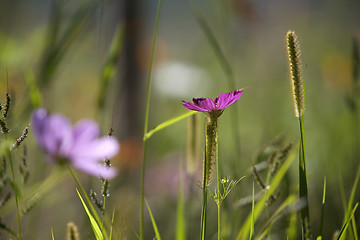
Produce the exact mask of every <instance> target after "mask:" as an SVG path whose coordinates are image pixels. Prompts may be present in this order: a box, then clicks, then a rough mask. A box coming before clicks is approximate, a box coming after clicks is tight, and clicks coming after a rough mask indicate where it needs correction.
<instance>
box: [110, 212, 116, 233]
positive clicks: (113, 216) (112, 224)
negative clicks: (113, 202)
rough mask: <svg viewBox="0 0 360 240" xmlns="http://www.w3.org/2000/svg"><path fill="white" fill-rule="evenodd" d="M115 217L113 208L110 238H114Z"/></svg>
mask: <svg viewBox="0 0 360 240" xmlns="http://www.w3.org/2000/svg"><path fill="white" fill-rule="evenodd" d="M114 219H115V209H114V210H113V215H112V218H111V227H110V237H109V240H111V239H112V234H113V226H114Z"/></svg>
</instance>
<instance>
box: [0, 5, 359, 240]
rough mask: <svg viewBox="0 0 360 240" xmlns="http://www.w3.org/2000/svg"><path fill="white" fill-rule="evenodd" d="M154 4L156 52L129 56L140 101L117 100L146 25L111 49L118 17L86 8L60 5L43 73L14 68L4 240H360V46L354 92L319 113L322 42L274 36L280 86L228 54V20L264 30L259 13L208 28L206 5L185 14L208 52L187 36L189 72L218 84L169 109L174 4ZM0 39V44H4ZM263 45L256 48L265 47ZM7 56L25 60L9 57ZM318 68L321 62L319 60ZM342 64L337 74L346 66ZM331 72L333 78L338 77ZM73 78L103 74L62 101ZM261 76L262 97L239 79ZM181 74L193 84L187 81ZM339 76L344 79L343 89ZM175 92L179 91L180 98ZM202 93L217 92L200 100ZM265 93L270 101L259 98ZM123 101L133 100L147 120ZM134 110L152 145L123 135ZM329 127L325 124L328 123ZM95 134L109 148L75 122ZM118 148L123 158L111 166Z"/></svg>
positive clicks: (1, 183)
mask: <svg viewBox="0 0 360 240" xmlns="http://www.w3.org/2000/svg"><path fill="white" fill-rule="evenodd" d="M108 4H109V5H108ZM128 4H130V3H128ZM148 4H149V6H151V14H150V16H151V21H149V22H150V23H151V24H152V25H150V24H149V25H146V24H145V25H144V26H146V29H142V31H144V32H150V33H151V34H150V35H151V36H150V35H149V36H150V37H149V39H151V40H149V42H151V44H150V46H151V47H149V50H148V52H146V54H145V53H143V52H141V51H140V50H139V49H138V50H137V52H136V57H135V56H133V57H134V58H137V60H136V61H134V62H133V63H134V64H139V61H140V60H139V58H146V59H145V60H144V59H141V61H145V62H148V64H145V66H146V67H144V68H142V69H140V68H137V71H139V72H138V73H137V74H138V75H142V76H146V77H144V78H146V80H147V81H146V80H144V81H140V83H141V86H136V87H138V88H139V89H140V91H142V93H141V96H136V98H121V97H116V95H118V94H119V93H118V92H116V91H115V90H114V89H116V88H124V89H127V88H126V87H128V85H131V81H133V80H134V79H125V80H122V81H121V82H120V81H119V82H118V83H117V82H116V81H115V80H116V78H121V77H120V76H121V71H124V69H122V68H121V67H119V64H121V63H122V61H129V59H122V57H124V56H123V55H125V54H128V53H129V51H130V50H129V48H131V47H129V45H128V44H129V42H131V41H134V39H133V38H134V36H135V35H136V34H134V35H132V34H133V33H134V32H133V31H135V27H134V26H135V25H136V24H135V23H136V22H137V21H135V20H134V21H132V22H130V23H129V22H122V21H120V22H118V23H116V24H114V26H113V28H112V34H111V37H110V39H109V41H108V42H109V43H108V44H106V47H105V45H103V43H102V41H104V40H105V37H103V36H102V35H103V34H104V31H103V26H104V22H107V18H106V14H105V12H104V11H109V8H111V7H112V6H113V5H111V4H110V3H108V2H106V1H99V2H97V1H80V2H79V3H78V4H77V5H73V6H72V8H71V10H69V5H68V3H66V2H64V1H60V0H55V1H53V2H52V5H51V7H50V12H51V14H50V16H48V18H49V20H48V21H47V25H46V26H47V27H46V29H47V30H45V33H43V34H40V35H39V36H40V37H39V39H40V38H41V40H42V41H41V50H39V53H38V55H39V56H41V57H39V59H37V63H36V64H33V65H26V66H20V65H21V64H19V66H17V65H16V64H15V65H11V67H9V69H7V70H6V68H5V70H4V71H3V74H1V72H0V79H3V80H1V81H0V82H1V83H2V84H1V86H0V93H1V94H0V131H1V133H0V239H30V240H32V239H68V240H70V239H74V240H77V239H97V240H103V239H105V240H111V239H141V240H143V239H158V240H160V239H176V240H184V239H219V240H220V239H237V240H243V239H290V240H291V239H354V240H356V239H358V229H359V222H360V219H359V213H358V210H357V207H358V202H359V197H360V196H359V180H360V165H359V159H360V151H359V150H358V149H359V144H360V132H359V129H360V128H359V124H360V122H359V95H360V94H359V93H360V92H359V86H360V85H359V82H360V81H359V80H360V79H359V77H360V76H359V75H360V74H359V69H360V60H359V59H360V47H359V44H360V43H359V39H358V38H357V37H354V39H353V41H352V42H351V41H348V44H347V46H348V48H349V52H352V56H351V58H349V60H348V64H347V65H346V64H345V65H344V66H347V67H348V68H349V69H350V70H351V71H349V72H350V73H349V76H350V77H349V78H350V80H349V83H348V84H349V86H348V88H349V89H350V90H348V91H345V92H341V93H340V90H339V91H338V90H337V94H338V95H336V96H340V95H341V97H334V96H330V95H331V94H329V97H328V99H326V101H329V103H326V102H325V103H323V102H324V100H323V99H320V100H319V99H318V98H321V97H323V96H324V95H323V94H322V93H319V94H314V92H315V91H317V90H314V89H315V88H316V86H317V85H316V84H315V83H314V82H316V81H317V80H318V79H315V76H314V75H316V74H313V73H314V71H313V70H309V71H308V70H307V68H305V69H304V70H302V65H301V59H300V57H301V58H302V61H303V62H304V63H307V62H312V63H314V62H313V61H316V60H318V58H316V55H315V54H314V52H315V51H316V49H315V48H316V47H315V46H314V44H312V43H311V41H312V39H313V38H315V37H314V34H315V33H311V34H310V33H309V32H308V31H304V29H301V28H300V30H299V31H297V28H296V26H297V24H295V23H294V25H295V26H287V27H290V28H295V30H296V34H297V36H296V35H295V31H289V32H287V33H286V31H287V30H288V29H286V30H284V31H283V32H279V33H274V34H278V35H279V36H277V38H276V39H278V41H276V42H274V41H268V42H267V43H266V45H267V46H266V47H267V48H269V49H272V44H274V45H281V47H282V51H279V52H278V53H276V54H275V53H274V52H272V51H271V50H269V51H270V52H272V56H271V61H273V62H278V63H279V64H278V66H281V67H279V70H276V71H279V72H281V73H280V74H278V76H276V78H279V79H277V80H275V79H274V75H272V73H273V71H275V70H274V69H270V68H268V69H264V68H263V67H260V65H257V61H253V60H254V59H256V60H258V59H262V55H263V54H266V52H265V51H258V50H256V47H255V48H254V46H253V45H252V44H255V43H253V42H251V43H250V42H247V44H248V45H247V46H243V45H245V43H242V42H237V43H236V44H235V45H233V44H231V41H227V40H229V39H226V37H224V36H222V35H221V33H223V32H224V31H225V30H226V29H227V28H226V27H229V28H230V29H229V31H231V27H233V25H231V24H229V22H226V21H229V19H228V18H229V14H230V12H231V13H233V14H234V12H236V11H239V12H240V13H242V14H244V15H243V17H244V19H245V18H256V17H258V16H256V14H255V13H254V12H252V11H254V9H252V8H251V7H252V5H251V4H252V3H248V4H249V5H246V6H245V5H241V4H240V5H236V3H235V2H232V1H229V2H227V3H225V2H220V1H217V2H215V4H216V6H218V7H219V9H220V10H221V11H220V12H221V13H220V15H217V14H214V13H213V14H212V15H211V16H212V17H209V15H210V14H211V9H209V8H207V7H203V6H208V5H206V4H205V3H200V1H195V0H189V1H188V2H187V3H186V4H187V5H186V9H187V11H189V12H188V14H189V15H188V16H192V17H193V18H194V19H193V22H192V23H193V25H194V26H196V30H197V32H198V33H199V34H200V35H199V36H201V47H199V46H198V48H196V49H195V48H194V49H193V48H192V45H191V43H190V40H191V38H190V35H191V34H185V35H184V36H181V38H182V39H181V41H187V40H189V43H188V44H189V46H188V48H189V49H190V48H191V50H189V49H187V48H186V50H187V51H190V52H191V54H190V58H191V59H192V60H191V61H192V62H190V64H192V65H199V66H200V65H201V61H203V62H205V63H206V64H208V65H206V64H204V65H203V68H204V69H205V71H206V72H208V73H209V74H208V75H205V76H210V78H211V77H213V78H216V79H217V80H216V81H211V79H206V80H205V81H202V82H201V81H200V80H199V79H192V80H191V81H190V83H191V84H190V85H189V86H187V88H188V89H187V90H186V91H185V93H184V92H182V95H181V96H179V95H178V96H176V94H167V95H166V94H164V93H161V92H160V91H159V90H157V89H154V88H153V86H152V85H153V82H154V80H156V79H153V78H154V74H153V72H154V71H157V70H158V69H159V68H158V67H159V65H160V66H161V63H159V62H161V57H159V55H161V54H162V53H163V52H162V51H164V43H163V41H164V37H163V36H164V35H166V32H165V33H164V29H165V30H166V29H167V28H165V27H164V26H165V25H166V24H167V23H168V22H167V21H168V20H169V16H168V15H167V12H166V11H170V9H171V7H173V6H172V4H175V3H172V2H166V1H165V2H163V1H161V0H158V1H153V2H149V3H148ZM201 4H203V5H201ZM254 6H255V5H254ZM244 7H245V9H247V10H244ZM244 11H245V12H246V13H245V12H244ZM250 14H254V15H251V16H250ZM132 20H133V19H132ZM248 20H249V19H248ZM244 21H245V20H244ZM251 21H253V20H251ZM254 21H255V20H254ZM94 23H95V24H94ZM220 23H221V24H222V25H221V24H220ZM132 24H134V25H132ZM217 24H220V26H222V27H220V28H223V29H221V31H218V29H217V28H218V27H219V25H217ZM232 24H234V22H232ZM251 24H255V23H251ZM251 24H250V23H249V26H252V25H251ZM94 26H97V27H94ZM225 26H226V27H225ZM129 27H130V30H129ZM132 27H134V28H132ZM173 28H176V26H175V27H173ZM232 30H233V31H235V30H234V29H232ZM179 31H180V29H179ZM43 32H44V30H43ZM89 32H95V34H94V35H95V37H94V39H95V40H93V41H92V44H93V45H91V46H92V47H90V49H91V51H92V52H93V53H94V55H93V56H97V63H96V64H93V63H92V64H91V66H88V67H86V66H87V64H88V62H87V61H84V62H81V61H79V62H76V61H74V60H72V58H71V57H72V56H73V55H72V54H74V55H76V54H79V52H76V50H78V51H80V53H81V51H82V50H79V49H82V47H84V48H86V46H87V44H88V42H87V41H86V35H87V34H88V33H89ZM0 33H1V34H0V43H1V42H2V39H3V38H4V36H5V34H6V33H2V32H0ZM247 33H248V34H249V35H251V34H252V33H251V31H248V32H247ZM266 34H267V33H266V31H264V32H263V33H260V35H261V36H263V38H265V39H266ZM3 35H4V36H3ZM197 36H198V35H197ZM229 36H231V35H230V34H229ZM284 36H285V38H286V41H285V43H284V40H283V39H284ZM224 38H225V39H224ZM305 39H306V40H305ZM302 40H304V41H302ZM9 41H11V40H9ZM299 42H301V43H302V44H301V47H300V44H299ZM6 46H9V49H11V50H12V51H15V48H11V44H9V45H6ZM94 46H95V47H94ZM180 46H183V45H181V44H180ZM204 46H206V51H205V50H204ZM234 46H235V47H234ZM236 47H238V48H239V49H240V48H241V49H242V50H241V51H242V53H243V54H244V56H245V55H246V52H247V51H249V52H252V51H253V52H254V53H251V54H250V55H247V56H252V57H249V58H248V59H241V58H240V56H237V54H238V52H237V48H236ZM317 47H318V46H317ZM232 48H234V50H232ZM247 48H249V50H247ZM300 48H301V52H302V53H301V54H300ZM0 49H1V48H0ZM184 49H185V48H184ZM251 49H252V51H250V50H251ZM261 49H263V48H261ZM275 49H276V48H275ZM350 49H351V51H350ZM5 50H6V49H5ZM5 50H4V51H3V52H6V51H5ZM141 50H143V49H141ZM7 51H8V50H7ZM311 51H313V52H311ZM74 52H75V53H74ZM130 52H131V51H130ZM165 52H166V51H165ZM134 54H135V53H134ZM171 54H174V53H173V52H172V53H171ZM0 56H1V61H2V62H3V63H5V67H6V63H7V61H8V62H9V64H10V62H11V61H10V60H11V58H10V55H9V54H8V55H6V56H5V54H4V53H0ZM311 56H313V57H314V59H315V60H309V58H310V57H311ZM24 58H25V56H24ZM20 59H21V56H20ZM199 59H200V60H201V61H200V60H199ZM239 59H241V60H239ZM339 59H340V58H336V61H335V63H336V64H335V65H339V64H340V65H341V64H344V62H341V61H340V60H341V59H340V60H339ZM82 60H84V59H82ZM287 60H288V62H289V69H288V70H287V69H286V67H287V66H286V61H287ZM330 60H331V59H330ZM330 60H329V61H328V62H325V63H324V64H323V68H324V70H323V71H329V72H332V73H334V71H332V69H329V66H330V68H332V67H334V64H333V63H334V62H331V61H332V60H331V61H330ZM12 61H13V60H12ZM259 61H261V60H259ZM68 62H71V64H74V66H75V68H88V69H90V68H93V66H96V71H90V72H91V74H88V73H86V71H84V72H82V73H81V75H80V76H82V77H83V78H84V80H83V81H81V82H76V81H74V82H70V83H66V84H69V85H66V84H65V83H63V82H62V79H64V78H66V76H68V75H67V74H65V73H64V72H66V71H71V70H68V69H66V68H64V66H67V63H68ZM248 62H250V63H249V64H250V65H247V64H248ZM345 62H346V61H345ZM11 64H13V62H11ZM241 64H243V65H245V66H242V65H241ZM327 64H329V66H328V65H327ZM139 65H141V64H139ZM269 65H270V66H274V65H272V64H271V63H269ZM84 66H85V67H84ZM238 68H240V70H241V72H242V73H239V72H240V70H239V71H238V70H237V69H238ZM308 68H309V69H311V68H312V66H311V65H309V66H308ZM344 68H346V67H344ZM0 70H2V69H0ZM78 71H79V70H78ZM251 71H256V72H257V75H258V76H261V77H263V78H265V79H264V82H260V83H261V84H262V83H264V84H265V86H270V85H271V87H270V88H269V89H265V90H264V87H263V86H261V84H260V85H259V84H258V83H259V82H254V84H249V83H252V82H251V81H246V80H244V79H243V78H241V77H239V76H253V74H251ZM15 72H20V73H21V74H18V73H16V74H15ZM94 72H96V74H97V75H96V74H95V76H94V74H93V73H94ZM176 74H177V75H180V76H181V78H182V77H183V78H186V77H188V76H186V74H185V72H176ZM241 74H242V75H241ZM275 75H276V74H275ZM1 76H3V77H1ZM19 76H21V79H22V80H21V84H19V82H18V79H17V78H19ZM197 76H198V77H199V76H200V75H197ZM286 76H288V77H286ZM345 76H347V75H346V73H345V72H340V73H338V76H335V77H339V78H342V77H345ZM317 77H318V75H317ZM181 78H180V79H181ZM171 80H172V79H169V81H171ZM197 80H199V81H200V83H201V84H200V85H201V86H200V87H198V86H197V85H196V83H197ZM289 81H290V88H289V84H288V82H289ZM265 82H270V83H269V84H270V85H266V84H267V83H265ZM305 82H306V88H305ZM3 83H4V84H3ZM175 84H178V85H176V86H175V88H179V89H181V86H182V85H181V84H182V82H180V83H179V82H177V83H174V85H175ZM317 84H319V83H317ZM133 87H134V86H133ZM265 88H267V87H265ZM79 89H81V90H79ZM204 89H211V90H207V91H205V92H201V91H202V90H204ZM322 90H323V91H326V89H325V88H323V89H322ZM71 91H72V93H71ZM180 92H181V91H180ZM197 92H199V93H197ZM200 92H201V93H200ZM264 93H266V94H265V95H266V96H265V97H264V98H266V100H262V99H260V98H259V96H261V95H263V94H264ZM305 93H306V95H305ZM192 94H193V95H192ZM85 95H86V96H85ZM213 96H218V97H217V98H214V97H213ZM240 96H241V99H240ZM282 96H284V97H282ZM326 96H327V95H326ZM199 97H201V98H199ZM192 98H193V99H192ZM291 98H293V107H294V111H295V117H294V113H293V112H292V111H291V107H290V106H291ZM340 98H341V99H342V100H344V102H343V105H340V107H339V105H335V104H334V103H336V101H337V100H339V99H340ZM84 99H85V100H84ZM115 99H116V100H115ZM118 99H121V100H124V99H137V100H138V101H143V102H142V106H143V107H142V108H137V107H135V106H137V105H136V103H135V102H129V101H124V102H121V101H119V100H118ZM276 99H277V100H276ZM278 99H281V103H280V101H278ZM284 99H285V100H284ZM334 99H335V100H336V101H335V100H334ZM181 100H183V102H182V103H183V104H182V103H181ZM191 100H192V101H191ZM257 101H258V102H259V104H257ZM305 101H306V108H307V110H306V114H305ZM80 102H83V104H80ZM260 102H267V104H265V105H261V104H260ZM283 102H284V104H283ZM319 102H320V103H323V105H321V106H320V107H319V106H318V105H319ZM275 103H277V104H275ZM279 103H280V104H279ZM282 104H283V105H282ZM327 104H328V105H327ZM124 105H127V107H128V106H130V109H131V111H132V112H136V113H139V114H138V115H139V116H140V117H139V118H141V119H140V121H141V122H142V123H143V124H142V125H138V126H137V125H136V126H137V128H138V129H140V131H137V132H140V133H142V134H140V135H137V136H128V135H126V134H124V132H126V131H125V130H130V127H129V126H128V125H126V122H127V121H126V120H127V119H128V118H129V119H130V117H129V116H126V115H122V114H119V112H122V111H121V110H122V108H124ZM182 105H183V106H185V107H186V108H187V109H189V110H191V111H187V110H186V109H184V107H183V106H182ZM230 105H231V106H230ZM329 105H331V108H330V110H329V107H328V106H329ZM79 106H81V107H80V108H79ZM133 106H134V107H133ZM39 107H45V108H46V109H47V110H48V111H49V112H46V111H45V110H44V109H42V108H41V109H40V110H39ZM225 109H226V110H225ZM279 109H280V110H279ZM314 109H315V110H314ZM342 109H344V110H342ZM335 110H337V111H340V113H339V114H337V115H336V116H337V118H336V119H335V118H330V117H328V116H330V115H329V112H332V111H335ZM322 112H326V113H327V115H326V117H323V118H320V116H321V113H322ZM344 112H345V113H344ZM122 113H123V112H122ZM259 113H260V115H259ZM269 113H271V114H269ZM59 114H61V115H59ZM120 115H121V116H120ZM331 116H333V115H331ZM88 118H92V119H95V120H96V121H98V122H99V123H100V125H101V127H102V129H101V133H100V130H99V129H98V128H97V123H96V122H95V121H93V120H91V121H89V120H85V121H84V122H80V124H78V125H74V127H72V125H71V124H70V120H68V119H71V122H76V121H75V120H81V119H88ZM296 119H297V120H298V125H299V126H298V125H296ZM131 120H134V119H131ZM293 122H295V123H294V124H293ZM314 125H315V127H314ZM305 127H306V128H305ZM125 128H129V129H125ZM309 129H311V130H309ZM142 130H143V131H142ZM299 130H300V131H299ZM100 135H101V136H104V137H100ZM69 136H70V137H69ZM305 136H306V142H305ZM343 136H345V138H341V137H343ZM69 139H70V140H69ZM110 139H111V140H110ZM115 139H117V140H115ZM334 139H335V140H334ZM349 139H351V141H350V140H349ZM332 140H333V141H332ZM93 144H95V145H93ZM117 144H119V145H120V152H119V153H118V154H117V155H115V153H116V152H117V151H115V150H118V149H117V146H118V145H117ZM98 146H101V148H99V147H98ZM305 148H306V152H305ZM79 149H80V150H82V151H79ZM319 156H322V157H323V158H325V159H321V157H319ZM332 156H336V158H335V157H334V158H331V157H332ZM323 162H326V164H325V165H324V164H323ZM49 163H50V164H49ZM330 167H332V168H330ZM109 169H111V172H109ZM114 169H116V174H117V176H115V171H112V170H114ZM331 169H335V170H331ZM208 200H209V201H208Z"/></svg>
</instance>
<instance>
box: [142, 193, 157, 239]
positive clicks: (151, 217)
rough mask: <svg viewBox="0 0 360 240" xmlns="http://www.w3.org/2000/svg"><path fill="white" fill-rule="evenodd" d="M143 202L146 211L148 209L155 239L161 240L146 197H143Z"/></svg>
mask: <svg viewBox="0 0 360 240" xmlns="http://www.w3.org/2000/svg"><path fill="white" fill-rule="evenodd" d="M145 203H146V207H147V209H148V211H149V215H150V219H151V223H152V225H153V228H154V232H155V235H156V240H161V237H160V233H159V230H158V227H157V225H156V222H155V219H154V217H153V214H152V212H151V209H150V206H149V204H148V202H147V200H146V199H145Z"/></svg>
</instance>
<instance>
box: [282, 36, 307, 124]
mask: <svg viewBox="0 0 360 240" xmlns="http://www.w3.org/2000/svg"><path fill="white" fill-rule="evenodd" d="M286 44H287V52H288V58H289V67H290V86H291V92H292V96H293V104H294V112H295V116H296V117H300V116H302V115H303V114H304V108H305V105H304V80H303V77H302V64H301V52H300V48H299V42H298V40H297V37H296V35H295V33H294V32H293V31H288V33H287V34H286Z"/></svg>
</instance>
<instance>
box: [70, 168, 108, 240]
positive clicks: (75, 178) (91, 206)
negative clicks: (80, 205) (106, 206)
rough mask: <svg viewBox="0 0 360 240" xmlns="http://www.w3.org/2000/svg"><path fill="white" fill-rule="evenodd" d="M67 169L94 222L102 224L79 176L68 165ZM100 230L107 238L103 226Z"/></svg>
mask: <svg viewBox="0 0 360 240" xmlns="http://www.w3.org/2000/svg"><path fill="white" fill-rule="evenodd" d="M68 169H69V170H70V173H71V174H72V176H73V178H74V180H75V182H76V183H77V185H78V186H79V188H80V191H81V193H82V195H83V196H84V198H85V201H86V203H87V206H89V208H90V211H91V214H92V216H93V217H94V219H95V220H96V223H97V224H98V225H99V224H100V225H101V226H102V224H101V221H100V218H99V215H98V214H97V212H96V210H95V208H94V206H93V205H92V202H91V200H90V198H89V196H88V195H87V194H86V191H85V189H84V187H83V186H82V184H81V182H80V181H79V178H78V177H77V175H76V173H75V171H74V170H73V169H72V168H71V166H70V165H68ZM101 230H102V235H103V236H104V238H106V239H107V238H108V237H107V234H106V232H105V231H104V228H103V227H101Z"/></svg>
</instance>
